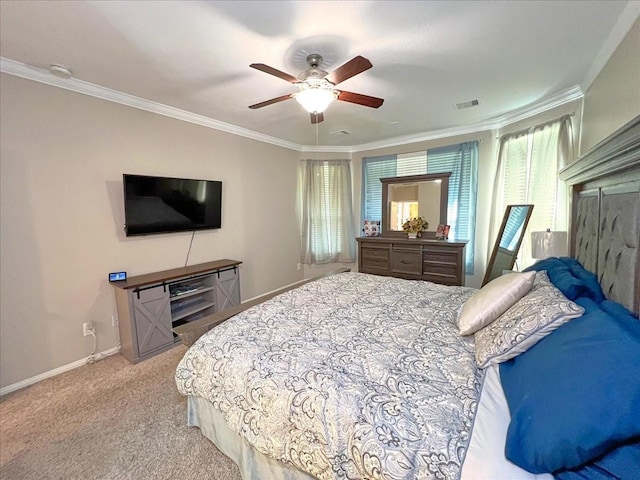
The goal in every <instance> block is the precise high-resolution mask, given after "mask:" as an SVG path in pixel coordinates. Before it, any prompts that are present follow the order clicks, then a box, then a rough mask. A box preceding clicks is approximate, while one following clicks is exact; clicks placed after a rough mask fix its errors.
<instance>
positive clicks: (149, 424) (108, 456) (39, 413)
mask: <svg viewBox="0 0 640 480" xmlns="http://www.w3.org/2000/svg"><path fill="white" fill-rule="evenodd" d="M185 351H186V348H185V347H184V346H182V345H180V346H178V347H176V348H173V349H172V350H170V351H168V352H165V353H163V354H161V355H158V356H156V357H154V358H152V359H150V360H147V361H145V362H142V363H139V364H138V365H131V364H129V363H128V362H127V360H125V359H124V358H123V357H122V356H120V355H113V356H111V357H108V358H106V359H104V360H101V361H99V362H96V363H95V364H92V365H86V366H84V367H81V368H78V369H75V370H73V371H70V372H66V373H63V374H61V375H58V376H56V377H54V378H50V379H47V380H44V381H42V382H39V383H37V384H35V385H32V386H30V387H27V388H24V389H22V390H19V391H17V392H13V393H10V394H8V395H5V396H4V397H2V399H0V478H2V479H3V480H5V479H6V480H10V479H11V480H13V479H65V480H66V479H82V480H91V479H154V480H156V479H157V480H161V479H215V480H240V474H239V472H238V468H237V467H236V465H235V464H234V463H233V462H232V461H231V460H230V459H229V458H227V457H226V456H225V455H223V454H222V453H220V452H219V451H218V450H217V449H216V448H215V446H214V445H213V444H212V443H211V442H210V441H209V440H207V439H206V438H205V437H204V436H202V434H201V433H200V430H199V429H198V428H196V427H187V425H186V422H187V415H186V410H187V402H186V398H185V397H183V396H182V395H180V394H179V393H178V391H177V390H176V386H175V382H174V379H173V376H174V373H175V367H176V365H177V364H178V361H179V360H180V358H182V356H183V355H184V353H185Z"/></svg>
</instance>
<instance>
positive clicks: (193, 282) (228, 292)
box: [112, 259, 242, 363]
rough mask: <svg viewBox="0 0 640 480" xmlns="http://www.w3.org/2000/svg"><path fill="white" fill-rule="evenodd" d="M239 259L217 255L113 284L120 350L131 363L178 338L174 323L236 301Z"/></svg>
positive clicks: (238, 291) (162, 349)
mask: <svg viewBox="0 0 640 480" xmlns="http://www.w3.org/2000/svg"><path fill="white" fill-rule="evenodd" d="M241 263H242V262H239V261H237V260H226V259H225V260H217V261H214V262H208V263H201V264H199V265H192V266H189V267H182V268H175V269H173V270H165V271H161V272H155V273H149V274H146V275H139V276H135V277H129V278H128V279H127V280H125V281H121V282H117V283H112V285H113V286H114V288H115V292H116V304H117V309H118V323H119V329H120V343H121V350H120V353H122V355H123V356H124V357H125V358H126V359H127V360H129V361H130V362H131V363H138V362H140V361H142V360H146V359H147V358H150V357H152V356H154V355H157V354H159V353H161V352H164V351H165V350H168V349H169V348H171V347H172V346H173V345H174V344H175V343H176V342H178V341H179V338H178V336H177V335H176V334H174V332H173V331H172V328H175V327H177V326H179V325H182V324H186V323H189V322H193V321H196V320H199V319H201V318H203V317H206V316H207V315H211V314H213V313H215V312H219V311H222V310H225V309H227V308H230V307H233V306H235V305H238V304H239V303H240V274H239V268H238V266H239V265H240V264H241Z"/></svg>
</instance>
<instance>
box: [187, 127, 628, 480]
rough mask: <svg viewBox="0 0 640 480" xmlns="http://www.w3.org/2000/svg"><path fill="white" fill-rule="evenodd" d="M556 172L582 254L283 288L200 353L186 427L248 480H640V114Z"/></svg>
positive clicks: (344, 276) (220, 331)
mask: <svg viewBox="0 0 640 480" xmlns="http://www.w3.org/2000/svg"><path fill="white" fill-rule="evenodd" d="M562 177H564V179H565V181H567V183H568V184H569V185H570V186H571V188H572V198H573V203H572V211H573V215H572V228H571V235H570V238H571V252H572V257H565V258H560V259H557V258H554V259H547V260H544V261H542V262H539V263H538V264H536V265H534V266H533V267H532V268H531V269H529V271H526V272H519V273H514V274H511V275H505V276H503V277H500V278H499V279H496V280H495V281H493V282H490V283H489V284H487V285H486V286H485V287H483V288H482V289H481V290H475V289H472V288H467V287H452V286H443V285H438V284H434V283H430V282H423V281H411V280H402V279H398V278H393V277H382V276H375V275H368V274H362V273H355V272H344V273H340V274H336V275H331V276H327V277H324V278H321V279H318V280H316V281H313V282H309V283H306V284H304V285H302V286H300V287H298V288H296V289H294V290H290V291H286V292H284V293H281V294H279V295H276V296H275V297H273V298H271V299H270V300H268V301H266V302H264V303H260V304H258V305H255V306H252V307H251V308H249V309H247V310H245V311H242V312H240V313H238V314H237V315H235V316H234V317H232V318H230V319H228V320H226V321H225V322H224V323H220V324H217V322H216V324H217V325H216V326H215V328H214V329H212V330H211V331H209V332H208V333H206V334H204V335H202V336H201V337H200V338H198V340H197V341H195V343H193V345H191V346H190V348H189V350H188V351H187V353H186V354H185V356H184V358H183V359H182V361H181V362H180V364H179V366H178V368H177V370H176V384H177V387H178V390H179V391H180V392H181V393H182V394H184V395H186V396H187V398H188V423H189V425H194V426H198V427H199V428H200V429H201V431H202V433H203V434H204V435H205V436H206V437H207V438H209V439H210V440H211V441H212V442H213V443H215V444H216V445H217V446H218V448H219V449H220V450H221V451H222V452H223V453H225V454H226V455H228V456H230V457H231V458H232V459H234V461H236V463H238V465H239V467H240V471H241V474H242V476H243V478H244V479H245V480H249V479H265V480H267V479H301V480H302V479H304V480H307V479H316V478H317V479H322V480H324V479H358V478H362V479H378V478H380V479H431V478H434V479H459V478H460V479H464V480H466V479H507V478H508V479H519V478H522V479H536V480H542V479H545V480H546V479H551V478H553V477H556V478H559V479H561V480H571V479H577V478H612V477H611V475H616V476H617V477H618V478H637V467H638V465H640V382H638V378H640V367H639V366H640V322H639V321H638V317H637V315H638V311H639V310H640V305H638V303H639V299H638V296H639V295H638V292H640V290H639V289H640V280H639V276H640V275H639V272H640V261H639V251H640V245H639V243H640V238H639V232H640V224H639V222H640V220H639V218H640V117H639V118H636V119H635V120H634V121H632V122H630V123H629V124H628V125H626V126H625V127H623V128H622V129H621V130H620V131H618V132H616V134H614V135H613V136H612V137H610V138H609V139H607V140H605V141H604V142H602V143H601V144H599V145H598V146H596V147H595V148H594V149H593V150H591V151H590V152H589V153H588V154H587V155H585V156H583V157H582V158H581V159H579V160H578V161H577V162H576V163H574V164H572V165H571V166H570V167H569V168H567V169H565V171H563V172H562V173H561V178H562ZM463 332H464V334H462V333H463ZM190 343H191V342H190ZM549 472H553V474H551V473H549Z"/></svg>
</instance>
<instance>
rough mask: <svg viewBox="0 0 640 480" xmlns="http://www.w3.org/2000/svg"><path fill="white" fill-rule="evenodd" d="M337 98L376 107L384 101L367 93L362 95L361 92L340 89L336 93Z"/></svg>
mask: <svg viewBox="0 0 640 480" xmlns="http://www.w3.org/2000/svg"><path fill="white" fill-rule="evenodd" d="M338 100H342V101H343V102H351V103H357V104H358V105H364V106H365V107H371V108H378V107H380V105H382V104H383V103H384V99H383V98H378V97H370V96H369V95H363V94H361V93H353V92H345V91H344V90H341V91H340V93H338Z"/></svg>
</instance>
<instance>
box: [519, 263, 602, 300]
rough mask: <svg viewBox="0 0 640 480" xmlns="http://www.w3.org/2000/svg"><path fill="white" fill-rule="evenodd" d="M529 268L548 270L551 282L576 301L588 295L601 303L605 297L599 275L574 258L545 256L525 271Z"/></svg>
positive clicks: (527, 269)
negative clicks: (586, 268)
mask: <svg viewBox="0 0 640 480" xmlns="http://www.w3.org/2000/svg"><path fill="white" fill-rule="evenodd" d="M529 270H535V271H541V270H546V271H547V275H548V276H549V280H551V283H553V284H554V285H555V286H556V288H558V290H560V291H561V292H562V293H563V294H564V296H565V297H567V298H568V299H569V300H573V301H575V300H576V299H577V298H580V297H588V298H592V299H593V300H594V301H596V302H598V303H600V302H601V301H602V300H604V298H605V297H604V293H602V288H601V287H600V284H599V283H598V279H597V277H596V276H595V275H594V274H593V273H591V272H589V271H588V270H585V269H584V267H583V266H582V265H581V264H580V262H579V261H578V260H576V259H574V258H571V257H560V258H557V257H551V258H545V259H544V260H540V261H539V262H536V263H535V264H534V265H532V266H530V267H528V268H525V270H524V271H525V272H526V271H529Z"/></svg>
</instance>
